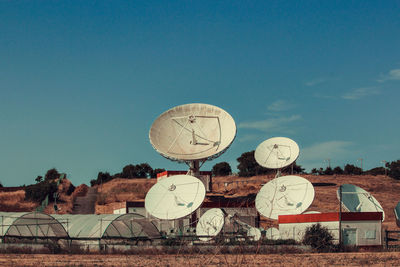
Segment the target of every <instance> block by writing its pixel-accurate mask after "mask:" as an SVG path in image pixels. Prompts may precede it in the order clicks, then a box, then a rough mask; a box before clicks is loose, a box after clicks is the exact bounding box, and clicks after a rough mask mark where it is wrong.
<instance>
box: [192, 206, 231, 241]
mask: <svg viewBox="0 0 400 267" xmlns="http://www.w3.org/2000/svg"><path fill="white" fill-rule="evenodd" d="M224 222H225V215H224V212H223V211H222V210H221V209H218V208H214V209H209V210H207V211H206V212H205V213H204V214H203V215H202V216H201V217H200V219H199V221H198V222H197V226H196V235H197V236H199V239H200V240H201V241H209V240H211V239H212V237H214V236H216V235H218V234H219V233H220V232H221V230H222V228H223V227H224Z"/></svg>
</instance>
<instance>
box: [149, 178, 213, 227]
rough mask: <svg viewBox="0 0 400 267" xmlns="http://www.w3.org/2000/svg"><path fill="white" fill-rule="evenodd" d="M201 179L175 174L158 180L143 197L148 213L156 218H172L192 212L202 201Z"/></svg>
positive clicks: (202, 187) (203, 188)
mask: <svg viewBox="0 0 400 267" xmlns="http://www.w3.org/2000/svg"><path fill="white" fill-rule="evenodd" d="M205 194H206V190H205V187H204V184H203V182H202V181H200V180H199V179H197V178H196V177H193V176H190V175H175V176H170V177H167V178H164V179H161V180H160V181H158V182H157V183H156V184H155V185H153V186H152V187H151V188H150V190H149V192H147V195H146V198H145V208H146V211H147V212H148V213H150V214H151V215H152V216H154V217H156V218H158V219H164V220H173V219H179V218H182V217H185V216H186V215H189V214H190V213H192V212H194V211H195V210H196V209H197V208H198V207H199V206H200V205H201V203H202V202H203V200H204V197H205Z"/></svg>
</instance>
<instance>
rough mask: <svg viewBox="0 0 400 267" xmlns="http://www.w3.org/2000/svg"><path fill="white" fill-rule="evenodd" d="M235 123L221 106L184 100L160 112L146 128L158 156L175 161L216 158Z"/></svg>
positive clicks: (231, 135) (231, 136)
mask: <svg viewBox="0 0 400 267" xmlns="http://www.w3.org/2000/svg"><path fill="white" fill-rule="evenodd" d="M235 136H236V124H235V121H234V120H233V118H232V117H231V115H229V113H227V112H226V111H225V110H223V109H221V108H219V107H216V106H212V105H208V104H186V105H181V106H176V107H174V108H171V109H169V110H167V111H166V112H164V113H162V114H161V115H160V116H159V117H158V118H157V119H156V120H155V121H154V123H153V125H152V126H151V129H150V132H149V138H150V143H151V144H152V146H153V147H154V149H155V150H157V151H158V152H159V153H160V154H161V155H162V156H164V157H166V158H168V159H171V160H177V161H196V160H207V159H212V158H216V157H218V156H219V155H221V154H222V153H224V152H225V150H226V149H228V147H229V146H230V145H231V143H232V142H233V140H234V139H235Z"/></svg>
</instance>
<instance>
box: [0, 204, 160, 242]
mask: <svg viewBox="0 0 400 267" xmlns="http://www.w3.org/2000/svg"><path fill="white" fill-rule="evenodd" d="M0 224H1V226H0V227H1V228H0V238H1V242H2V243H14V244H16V243H19V244H24V243H46V242H49V240H51V241H56V242H58V241H60V242H61V243H62V244H63V245H64V246H68V245H71V244H75V245H84V246H93V245H95V246H98V247H99V248H100V246H102V245H105V244H124V245H137V244H138V242H139V241H146V240H147V241H151V240H153V239H160V238H161V235H160V232H159V231H158V229H157V228H156V227H155V226H154V224H153V223H152V222H151V221H150V220H149V219H146V218H145V217H143V216H142V215H139V214H134V213H130V214H123V215H120V214H101V215H96V214H85V215H71V214H63V215H61V214H58V215H48V214H45V213H39V212H0ZM61 243H60V244H61Z"/></svg>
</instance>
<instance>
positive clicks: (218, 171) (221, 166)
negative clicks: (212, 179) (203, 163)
mask: <svg viewBox="0 0 400 267" xmlns="http://www.w3.org/2000/svg"><path fill="white" fill-rule="evenodd" d="M211 171H212V174H213V176H228V175H231V174H232V169H231V166H230V165H229V163H228V162H225V161H224V162H220V163H217V164H215V165H214V166H213V167H212V170H211Z"/></svg>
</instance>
